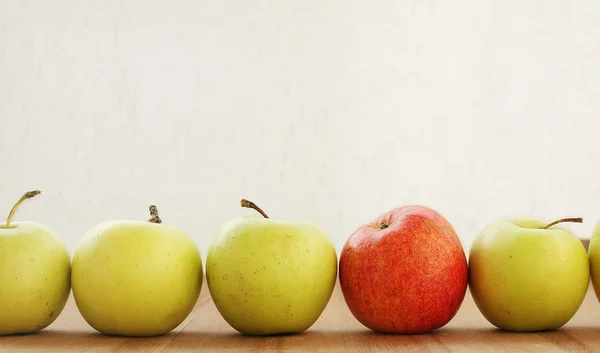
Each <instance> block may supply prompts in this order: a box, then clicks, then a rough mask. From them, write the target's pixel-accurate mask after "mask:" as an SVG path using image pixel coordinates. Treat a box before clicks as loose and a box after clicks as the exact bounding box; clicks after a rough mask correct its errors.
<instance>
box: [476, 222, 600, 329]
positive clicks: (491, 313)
mask: <svg viewBox="0 0 600 353" xmlns="http://www.w3.org/2000/svg"><path fill="white" fill-rule="evenodd" d="M548 223H549V222H548V221H545V220H540V219H536V218H525V217H515V218H506V219H500V220H497V221H494V222H492V223H490V224H489V225H488V226H486V227H485V228H484V229H483V230H482V231H481V232H480V233H479V234H478V235H477V237H476V238H475V240H474V241H473V244H472V246H471V250H470V254H469V271H470V284H469V285H470V290H471V294H472V295H473V300H474V301H475V304H476V305H477V307H478V308H479V310H480V311H481V313H482V314H483V316H484V317H485V318H486V319H487V320H488V321H489V322H490V323H491V324H493V325H494V326H496V327H498V328H500V329H503V330H506V331H514V332H532V331H542V330H555V329H558V328H560V327H561V326H563V325H565V324H566V323H567V322H568V321H569V320H570V319H571V318H572V317H573V315H575V313H576V312H577V310H578V309H579V307H580V305H581V303H582V302H583V300H584V298H585V294H586V292H587V289H588V287H589V281H590V277H589V264H588V258H587V253H586V251H585V248H584V247H583V244H582V243H581V241H580V240H579V239H578V238H577V237H576V236H575V235H574V234H573V233H571V232H570V231H568V230H566V229H564V228H562V227H560V226H559V225H556V226H553V227H551V228H549V229H541V228H542V227H544V226H545V225H546V224H548Z"/></svg>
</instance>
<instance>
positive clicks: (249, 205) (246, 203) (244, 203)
mask: <svg viewBox="0 0 600 353" xmlns="http://www.w3.org/2000/svg"><path fill="white" fill-rule="evenodd" d="M241 204H242V207H246V208H252V209H255V210H256V211H257V212H258V213H260V214H261V215H262V216H263V217H265V218H269V216H267V214H266V213H265V212H264V211H263V210H261V209H260V207H258V206H256V204H255V203H254V202H252V201H248V200H246V199H242V202H241Z"/></svg>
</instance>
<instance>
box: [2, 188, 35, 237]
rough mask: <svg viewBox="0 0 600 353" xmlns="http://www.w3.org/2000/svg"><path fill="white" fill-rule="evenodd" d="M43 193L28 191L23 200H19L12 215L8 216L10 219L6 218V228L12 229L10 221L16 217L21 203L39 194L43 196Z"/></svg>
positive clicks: (11, 211) (12, 210) (11, 212)
mask: <svg viewBox="0 0 600 353" xmlns="http://www.w3.org/2000/svg"><path fill="white" fill-rule="evenodd" d="M41 193H42V192H41V191H40V190H32V191H27V192H26V193H25V194H23V196H21V198H20V199H19V201H17V203H16V204H15V205H14V206H13V208H12V209H11V210H10V213H9V214H8V218H6V228H8V227H10V220H11V219H12V218H13V216H14V215H15V212H16V211H17V208H18V207H19V205H20V204H21V202H23V201H25V200H27V199H30V198H32V197H34V196H37V195H39V194H41Z"/></svg>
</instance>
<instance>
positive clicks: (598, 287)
mask: <svg viewBox="0 0 600 353" xmlns="http://www.w3.org/2000/svg"><path fill="white" fill-rule="evenodd" d="M588 254H589V255H588V256H589V262H590V277H591V279H592V287H593V288H594V293H595V294H596V299H598V300H600V222H598V223H596V227H595V228H594V231H593V232H592V238H591V239H590V245H589V246H588Z"/></svg>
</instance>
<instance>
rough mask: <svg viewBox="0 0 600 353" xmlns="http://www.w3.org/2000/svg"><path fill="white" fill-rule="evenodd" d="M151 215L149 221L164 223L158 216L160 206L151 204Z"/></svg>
mask: <svg viewBox="0 0 600 353" xmlns="http://www.w3.org/2000/svg"><path fill="white" fill-rule="evenodd" d="M150 216H151V217H150V219H149V220H148V222H151V223H157V224H160V223H162V219H160V217H159V216H158V208H156V206H155V205H150Z"/></svg>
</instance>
